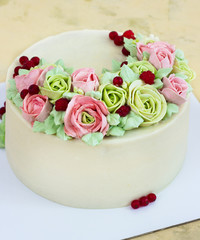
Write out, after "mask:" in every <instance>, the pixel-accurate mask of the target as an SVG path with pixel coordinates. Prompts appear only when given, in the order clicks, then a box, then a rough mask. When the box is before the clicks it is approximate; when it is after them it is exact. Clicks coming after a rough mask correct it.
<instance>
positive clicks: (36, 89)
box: [28, 84, 40, 95]
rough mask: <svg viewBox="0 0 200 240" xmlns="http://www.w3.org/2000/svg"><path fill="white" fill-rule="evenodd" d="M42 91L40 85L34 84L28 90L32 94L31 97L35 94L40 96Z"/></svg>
mask: <svg viewBox="0 0 200 240" xmlns="http://www.w3.org/2000/svg"><path fill="white" fill-rule="evenodd" d="M39 91H40V89H39V87H38V85H36V84H32V85H31V86H30V87H29V88H28V92H29V93H30V94H31V95H34V94H38V93H39Z"/></svg>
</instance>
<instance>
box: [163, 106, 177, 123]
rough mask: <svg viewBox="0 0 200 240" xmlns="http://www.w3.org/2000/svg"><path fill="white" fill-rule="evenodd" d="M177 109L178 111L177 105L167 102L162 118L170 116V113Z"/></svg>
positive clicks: (165, 118) (175, 111)
mask: <svg viewBox="0 0 200 240" xmlns="http://www.w3.org/2000/svg"><path fill="white" fill-rule="evenodd" d="M178 111H179V107H178V105H176V104H174V103H167V112H166V114H165V117H164V118H163V120H167V119H169V118H170V117H171V116H172V114H175V113H177V112H178Z"/></svg>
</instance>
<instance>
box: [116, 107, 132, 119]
mask: <svg viewBox="0 0 200 240" xmlns="http://www.w3.org/2000/svg"><path fill="white" fill-rule="evenodd" d="M130 111H131V108H130V106H128V105H123V106H121V107H120V108H119V109H117V111H116V113H118V114H119V115H120V117H126V116H127V115H128V114H129V112H130Z"/></svg>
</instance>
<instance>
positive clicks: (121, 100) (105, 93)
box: [99, 84, 127, 113]
mask: <svg viewBox="0 0 200 240" xmlns="http://www.w3.org/2000/svg"><path fill="white" fill-rule="evenodd" d="M99 90H100V92H101V100H102V101H103V102H104V103H105V105H106V106H107V108H108V111H109V112H110V113H115V112H116V111H117V109H118V108H120V107H121V106H122V105H124V104H125V103H126V100H127V92H126V90H124V89H123V88H120V87H116V86H114V85H112V84H105V85H101V86H100V88H99Z"/></svg>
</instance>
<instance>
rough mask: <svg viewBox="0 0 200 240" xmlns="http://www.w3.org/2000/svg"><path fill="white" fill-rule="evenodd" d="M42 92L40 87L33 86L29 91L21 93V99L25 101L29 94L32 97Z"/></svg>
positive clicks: (25, 90) (24, 90)
mask: <svg viewBox="0 0 200 240" xmlns="http://www.w3.org/2000/svg"><path fill="white" fill-rule="evenodd" d="M39 91H40V89H39V87H38V85H36V84H32V85H31V86H30V87H29V88H28V89H23V90H22V91H21V92H20V97H21V98H22V99H24V98H25V97H26V95H27V94H28V93H29V94H30V95H34V94H38V93H39Z"/></svg>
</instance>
